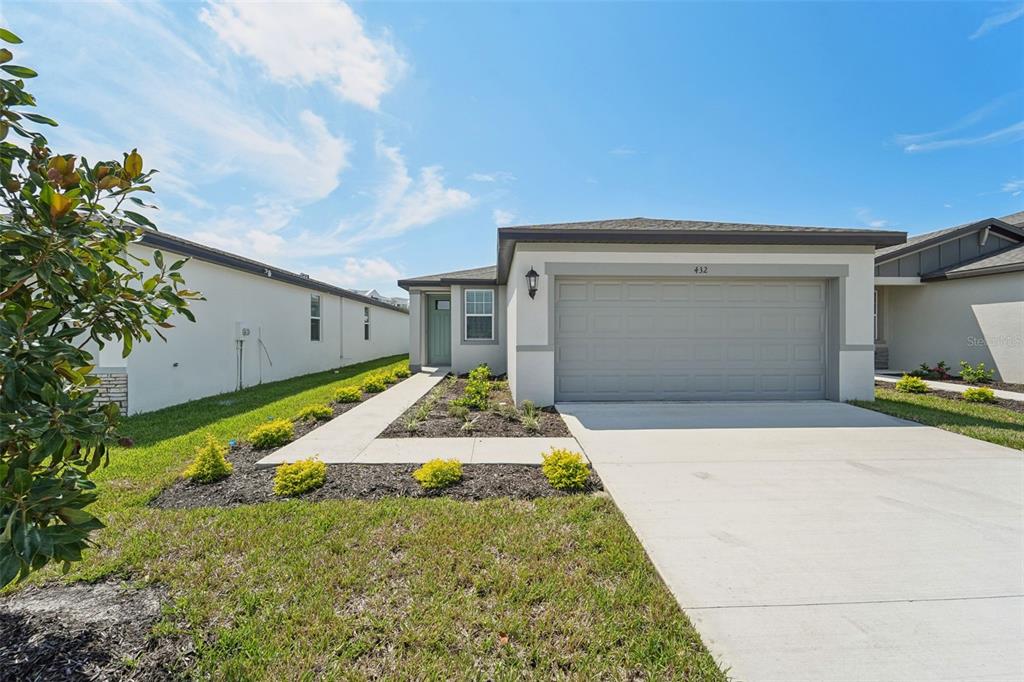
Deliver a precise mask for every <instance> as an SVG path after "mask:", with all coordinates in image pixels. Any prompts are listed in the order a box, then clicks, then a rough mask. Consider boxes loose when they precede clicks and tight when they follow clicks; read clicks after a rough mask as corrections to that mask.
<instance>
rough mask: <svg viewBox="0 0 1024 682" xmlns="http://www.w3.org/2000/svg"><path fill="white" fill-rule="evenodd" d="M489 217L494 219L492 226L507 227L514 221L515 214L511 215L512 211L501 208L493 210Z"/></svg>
mask: <svg viewBox="0 0 1024 682" xmlns="http://www.w3.org/2000/svg"><path fill="white" fill-rule="evenodd" d="M491 215H492V216H493V217H494V224H495V225H497V226H498V227H506V226H507V225H511V224H512V222H513V221H514V220H515V219H516V214H515V213H513V212H512V211H506V210H504V209H501V208H496V209H494V211H493V212H492V213H491Z"/></svg>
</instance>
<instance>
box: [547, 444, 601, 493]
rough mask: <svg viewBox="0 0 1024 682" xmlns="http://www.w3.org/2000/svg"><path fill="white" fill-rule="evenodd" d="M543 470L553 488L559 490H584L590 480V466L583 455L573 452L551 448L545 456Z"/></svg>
mask: <svg viewBox="0 0 1024 682" xmlns="http://www.w3.org/2000/svg"><path fill="white" fill-rule="evenodd" d="M543 457H544V463H543V464H541V470H542V471H543V472H544V476H545V477H547V479H548V483H550V484H551V487H552V488H556V489H558V490H582V489H583V488H584V487H586V485H587V481H588V480H589V479H590V465H588V464H587V463H586V462H585V461H584V460H583V455H581V454H580V453H578V452H572V451H571V450H564V449H559V448H551V452H548V453H545V454H544V455H543Z"/></svg>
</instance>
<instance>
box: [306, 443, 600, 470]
mask: <svg viewBox="0 0 1024 682" xmlns="http://www.w3.org/2000/svg"><path fill="white" fill-rule="evenodd" d="M553 447H555V448H568V449H569V450H573V451H574V452H581V451H582V448H580V444H579V443H577V442H576V439H575V438H378V439H377V440H375V441H373V442H372V443H370V444H369V445H368V446H367V447H366V449H365V450H363V451H362V452H361V453H359V454H358V455H357V456H356V458H355V459H353V460H349V461H352V462H355V463H357V464H392V463H406V462H408V463H414V464H418V463H421V462H426V461H427V460H431V459H434V458H435V457H440V458H441V459H457V460H459V461H460V462H463V463H464V464H471V463H472V464H540V462H541V454H542V453H544V452H547V451H549V450H550V449H551V448H553ZM325 461H326V460H325Z"/></svg>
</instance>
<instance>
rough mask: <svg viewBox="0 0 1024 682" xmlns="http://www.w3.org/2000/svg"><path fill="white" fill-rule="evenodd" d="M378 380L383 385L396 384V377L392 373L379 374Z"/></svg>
mask: <svg viewBox="0 0 1024 682" xmlns="http://www.w3.org/2000/svg"><path fill="white" fill-rule="evenodd" d="M380 378H381V380H382V381H383V382H384V383H385V384H388V385H390V384H397V383H398V377H396V376H395V373H394V372H381V373H380Z"/></svg>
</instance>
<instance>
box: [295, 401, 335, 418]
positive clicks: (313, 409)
mask: <svg viewBox="0 0 1024 682" xmlns="http://www.w3.org/2000/svg"><path fill="white" fill-rule="evenodd" d="M333 416H334V410H332V409H331V408H330V407H328V406H327V405H306V406H305V407H303V408H302V409H301V410H299V414H298V415H296V417H295V418H296V419H300V420H302V421H304V422H319V421H323V420H325V419H330V418H331V417H333Z"/></svg>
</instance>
